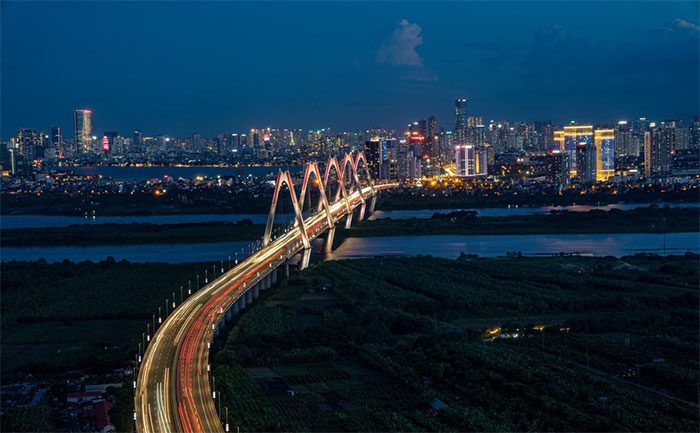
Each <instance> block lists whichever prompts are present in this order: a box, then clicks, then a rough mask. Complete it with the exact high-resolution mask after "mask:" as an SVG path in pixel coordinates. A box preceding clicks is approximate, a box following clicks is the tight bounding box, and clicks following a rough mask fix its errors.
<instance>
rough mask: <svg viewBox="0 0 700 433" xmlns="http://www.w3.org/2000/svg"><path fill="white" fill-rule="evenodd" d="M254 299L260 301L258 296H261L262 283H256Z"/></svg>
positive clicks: (253, 289)
mask: <svg viewBox="0 0 700 433" xmlns="http://www.w3.org/2000/svg"><path fill="white" fill-rule="evenodd" d="M252 291H253V299H258V296H259V295H260V283H259V282H258V283H256V284H255V285H254V286H253V288H252Z"/></svg>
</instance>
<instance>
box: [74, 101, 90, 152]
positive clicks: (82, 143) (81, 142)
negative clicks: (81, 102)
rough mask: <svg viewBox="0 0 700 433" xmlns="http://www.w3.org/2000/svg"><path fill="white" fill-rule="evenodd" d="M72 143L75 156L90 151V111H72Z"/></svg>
mask: <svg viewBox="0 0 700 433" xmlns="http://www.w3.org/2000/svg"><path fill="white" fill-rule="evenodd" d="M73 134H74V135H73V142H74V146H75V151H76V155H78V154H87V153H90V152H91V151H92V146H91V141H92V111H91V110H88V109H86V108H79V109H76V110H73Z"/></svg>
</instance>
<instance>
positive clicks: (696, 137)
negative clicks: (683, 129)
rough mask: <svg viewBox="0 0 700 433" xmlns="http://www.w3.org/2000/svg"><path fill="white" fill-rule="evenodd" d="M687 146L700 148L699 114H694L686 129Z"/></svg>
mask: <svg viewBox="0 0 700 433" xmlns="http://www.w3.org/2000/svg"><path fill="white" fill-rule="evenodd" d="M688 148H689V149H700V116H694V117H693V120H692V121H691V122H690V130H689V131H688Z"/></svg>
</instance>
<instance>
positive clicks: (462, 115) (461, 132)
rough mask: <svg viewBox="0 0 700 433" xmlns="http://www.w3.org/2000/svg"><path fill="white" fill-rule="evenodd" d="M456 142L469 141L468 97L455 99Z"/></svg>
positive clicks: (464, 142) (454, 132)
mask: <svg viewBox="0 0 700 433" xmlns="http://www.w3.org/2000/svg"><path fill="white" fill-rule="evenodd" d="M453 134H454V142H455V143H456V144H460V145H461V144H466V142H467V99H466V98H461V99H457V100H455V129H454V131H453Z"/></svg>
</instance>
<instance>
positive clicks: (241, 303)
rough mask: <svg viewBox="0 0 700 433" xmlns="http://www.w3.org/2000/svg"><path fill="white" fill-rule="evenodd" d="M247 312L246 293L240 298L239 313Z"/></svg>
mask: <svg viewBox="0 0 700 433" xmlns="http://www.w3.org/2000/svg"><path fill="white" fill-rule="evenodd" d="M243 310H245V293H244V294H242V295H241V296H240V297H239V298H238V311H243Z"/></svg>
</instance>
